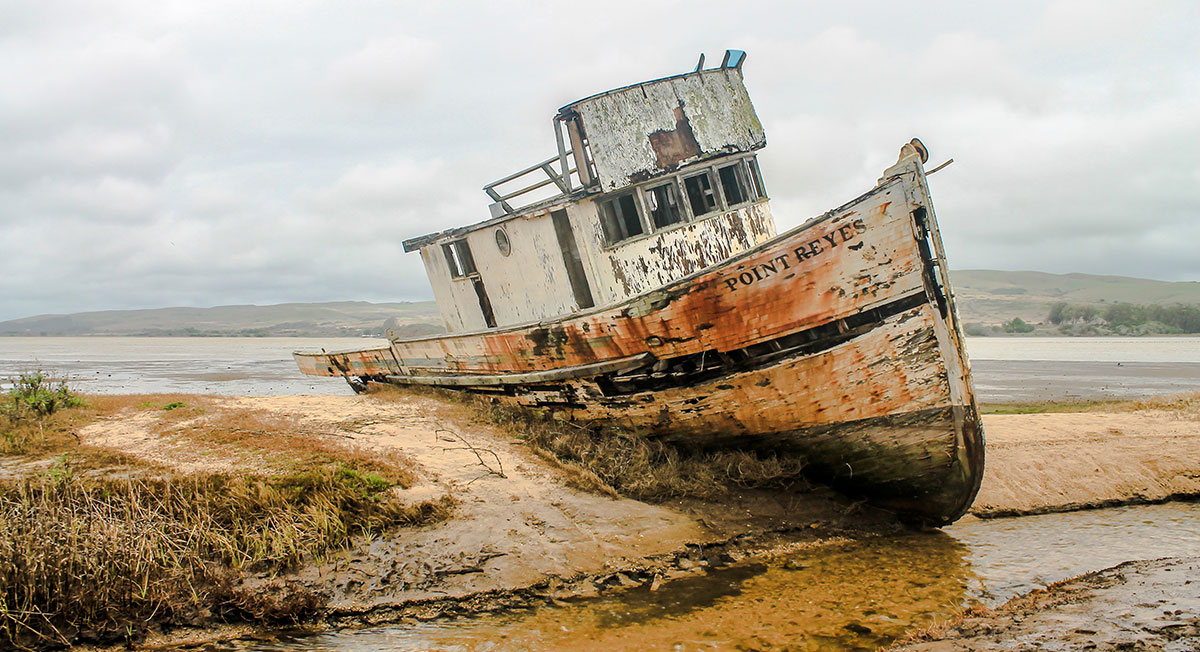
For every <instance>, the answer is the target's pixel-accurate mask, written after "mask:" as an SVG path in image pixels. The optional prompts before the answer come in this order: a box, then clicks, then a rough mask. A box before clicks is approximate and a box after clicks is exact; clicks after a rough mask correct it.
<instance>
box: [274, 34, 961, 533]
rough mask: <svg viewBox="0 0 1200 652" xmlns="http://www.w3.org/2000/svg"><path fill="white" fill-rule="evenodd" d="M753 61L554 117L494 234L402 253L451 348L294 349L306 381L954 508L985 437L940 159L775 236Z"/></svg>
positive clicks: (940, 515) (879, 501) (592, 100)
mask: <svg viewBox="0 0 1200 652" xmlns="http://www.w3.org/2000/svg"><path fill="white" fill-rule="evenodd" d="M744 61H745V53H743V52H739V51H736V50H732V51H727V52H726V56H725V59H724V61H723V62H722V63H721V65H720V66H718V67H716V68H712V69H704V68H703V57H701V63H700V65H698V66H697V67H696V70H695V71H693V72H690V73H686V74H682V75H677V76H673V77H667V78H664V79H658V80H654V81H649V82H644V83H640V84H634V85H632V86H627V87H624V88H619V89H616V90H611V91H608V92H605V93H601V94H598V95H593V96H590V97H587V98H585V99H582V100H579V101H577V102H573V103H571V104H568V105H567V106H565V107H563V108H562V109H561V110H560V111H559V112H558V114H557V115H556V116H555V118H554V134H555V136H556V141H557V144H558V154H557V156H554V157H552V158H550V159H548V160H546V161H543V162H541V163H538V164H536V165H533V166H530V167H529V168H526V169H524V170H521V171H520V172H517V173H516V174H512V175H510V176H507V177H504V178H503V179H500V180H499V181H497V182H495V183H492V184H489V185H487V186H486V187H485V188H484V191H485V192H486V193H487V194H488V196H489V197H490V198H491V199H492V204H491V219H488V220H486V221H482V222H479V223H477V224H474V225H471V226H464V227H461V228H456V229H451V230H448V231H443V232H440V233H434V234H430V235H424V236H421V237H417V238H412V239H410V240H406V241H405V242H404V248H405V250H406V251H419V252H420V255H421V259H422V261H423V262H424V265H425V269H426V272H427V273H428V276H429V280H430V283H431V285H432V287H433V293H434V296H435V298H436V300H437V305H438V308H439V310H440V312H441V315H442V318H443V320H444V322H445V324H446V328H447V329H448V333H447V334H444V335H438V336H432V337H418V338H411V339H401V338H397V337H395V336H394V335H393V334H392V333H390V332H389V340H390V344H389V345H388V346H385V347H380V348H374V349H366V350H358V351H342V352H333V353H328V352H324V351H320V352H297V353H295V358H296V361H297V363H298V364H299V366H300V369H301V370H302V371H303V372H304V373H306V374H311V375H318V376H340V377H343V378H346V379H347V380H348V381H350V382H351V385H352V386H357V387H359V388H361V387H362V386H365V385H364V384H365V383H366V382H368V381H378V382H387V383H397V384H402V385H433V386H438V387H444V388H449V389H454V390H460V391H466V392H473V393H477V394H486V395H488V396H492V397H494V398H495V399H497V400H499V401H502V402H505V403H508V404H513V405H519V406H527V407H530V408H538V409H543V410H551V411H555V412H559V413H561V415H560V416H562V417H563V418H568V419H574V420H583V421H591V422H605V423H613V424H622V425H625V426H628V427H629V428H631V429H633V430H635V431H637V432H642V433H646V434H647V435H648V436H654V437H661V438H665V439H668V440H670V441H673V442H677V443H680V444H683V445H687V446H692V447H715V446H730V447H750V448H757V449H770V450H772V451H777V452H780V453H782V454H789V455H799V456H802V458H803V459H804V460H805V463H806V465H807V468H808V469H809V470H810V471H811V472H812V475H813V476H814V477H817V478H819V479H823V480H824V481H826V482H828V483H830V484H831V485H833V486H835V487H837V488H840V489H841V490H843V491H846V492H849V493H852V494H855V495H860V496H865V497H866V498H868V499H869V500H870V501H872V502H873V503H874V504H876V505H879V506H882V507H885V508H889V509H893V510H896V511H897V512H899V513H901V514H903V515H904V516H906V517H907V518H910V519H914V520H919V521H921V522H925V523H929V524H945V523H949V522H951V521H954V520H955V519H957V518H958V517H960V516H961V515H962V514H963V513H964V512H965V511H966V510H967V508H968V507H969V506H970V505H971V502H972V501H973V500H974V497H975V494H976V492H977V491H978V489H979V483H980V480H981V478H982V475H983V463H984V439H983V431H982V428H981V426H980V422H979V416H978V410H977V408H976V404H975V397H974V390H973V386H972V381H971V375H970V368H969V365H968V361H967V356H966V353H965V351H964V348H963V336H962V330H961V327H960V324H959V320H958V317H957V314H956V311H955V306H954V296H953V293H952V292H951V288H950V279H949V276H948V273H947V267H946V262H945V254H944V252H943V249H942V241H941V237H940V235H939V233H938V226H937V220H936V219H935V217H934V211H933V204H932V202H931V201H930V197H929V189H928V186H927V185H926V182H925V171H924V168H923V164H924V163H925V162H926V160H927V153H926V151H925V148H924V147H923V145H922V144H921V143H920V141H917V140H915V139H914V140H913V141H912V142H910V143H908V144H905V145H904V146H903V147H902V148H901V150H900V157H899V160H897V162H896V163H895V165H893V166H891V167H890V168H888V169H887V170H885V171H884V173H883V175H882V177H881V178H880V179H879V182H878V185H876V186H875V187H874V188H872V189H871V190H869V191H867V192H866V193H865V194H863V195H862V196H860V197H858V198H856V199H854V200H853V201H850V202H849V203H847V204H845V205H843V206H841V207H839V208H836V209H833V210H831V211H829V212H827V213H825V214H824V215H820V216H818V217H815V218H813V219H810V220H808V221H807V222H805V223H804V224H803V225H801V226H799V227H797V228H794V229H792V230H790V231H788V232H786V233H783V234H776V229H775V223H774V219H773V218H772V215H771V209H770V202H769V200H768V196H767V192H766V187H765V185H764V183H763V178H762V175H761V173H760V171H759V167H758V163H757V161H756V155H757V152H758V151H759V150H761V149H762V148H763V147H764V146H765V145H766V138H765V135H764V132H763V128H762V125H761V123H760V122H759V119H758V116H757V114H756V113H755V110H754V107H753V105H752V104H751V102H750V98H749V96H748V94H747V92H746V89H745V86H744V84H743V78H742V64H743V63H744ZM534 177H537V178H534ZM513 186H517V188H516V189H515V190H512V191H511V192H505V191H504V190H503V189H504V188H506V187H513ZM538 191H542V192H547V191H548V192H549V194H550V196H549V197H544V198H542V199H540V200H537V201H532V202H530V203H527V205H518V204H519V202H518V200H519V199H521V198H528V197H530V196H532V195H533V193H536V192H538Z"/></svg>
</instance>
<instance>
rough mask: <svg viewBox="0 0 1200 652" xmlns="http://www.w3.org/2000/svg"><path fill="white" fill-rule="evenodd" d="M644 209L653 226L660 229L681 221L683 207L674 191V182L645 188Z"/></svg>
mask: <svg viewBox="0 0 1200 652" xmlns="http://www.w3.org/2000/svg"><path fill="white" fill-rule="evenodd" d="M646 210H647V212H649V213H650V220H651V221H652V222H654V228H656V229H661V228H664V227H667V226H670V225H672V224H676V223H678V222H682V221H683V209H682V207H681V206H680V205H679V197H678V195H677V194H676V191H675V182H674V181H672V182H671V183H664V184H662V185H661V186H654V187H653V188H647V189H646Z"/></svg>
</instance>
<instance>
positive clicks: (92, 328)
mask: <svg viewBox="0 0 1200 652" xmlns="http://www.w3.org/2000/svg"><path fill="white" fill-rule="evenodd" d="M387 328H395V329H396V330H397V331H398V332H400V333H402V334H405V335H428V334H433V333H439V332H442V331H443V330H444V328H443V326H442V319H441V316H440V315H439V314H438V311H437V306H436V305H435V304H434V303H433V302H432V301H417V302H412V303H368V302H366V301H337V302H332V303H281V304H277V305H273V306H217V307H215V308H155V309H150V310H104V311H100V312H77V313H74V314H70V315H38V316H36V317H26V318H24V319H13V320H10V321H4V322H0V335H59V336H61V335H139V336H164V335H190V336H197V335H207V336H231V335H241V336H261V337H268V336H270V337H282V336H310V337H316V336H322V337H330V336H333V337H347V336H358V335H374V336H382V335H383V333H384V331H385V330H386V329H387Z"/></svg>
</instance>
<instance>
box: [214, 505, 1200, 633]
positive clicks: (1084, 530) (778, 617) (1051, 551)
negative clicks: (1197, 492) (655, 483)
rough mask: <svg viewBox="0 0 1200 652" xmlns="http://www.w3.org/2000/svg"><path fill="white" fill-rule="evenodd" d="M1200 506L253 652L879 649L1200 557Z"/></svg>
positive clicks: (995, 526)
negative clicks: (917, 631)
mask: <svg viewBox="0 0 1200 652" xmlns="http://www.w3.org/2000/svg"><path fill="white" fill-rule="evenodd" d="M1197 541H1200V504H1195V503H1170V504H1166V505H1152V506H1141V507H1125V508H1117V509H1106V510H1093V511H1084V512H1074V513H1067V514H1047V515H1044V516H1030V517H1024V518H1013V519H999V520H993V521H979V520H966V521H962V522H959V523H957V524H955V525H953V526H951V527H949V528H946V529H945V530H943V531H937V532H930V533H912V534H908V535H904V536H896V537H886V538H876V539H868V540H863V541H856V542H848V543H843V544H836V545H830V546H825V547H821V548H816V549H812V548H809V549H805V550H804V551H802V552H798V553H795V554H793V555H790V556H786V557H781V558H777V559H771V560H765V561H764V560H761V559H759V560H749V561H747V562H745V563H741V564H735V565H733V566H731V567H728V568H725V569H721V570H715V571H709V572H707V573H704V572H697V574H696V575H695V576H694V577H690V578H684V579H680V580H676V581H672V582H669V583H667V584H664V585H663V586H662V588H661V589H659V590H658V591H656V592H653V593H652V592H650V591H649V590H648V589H645V588H641V589H635V590H633V591H631V592H628V593H625V594H621V595H616V596H610V597H601V598H594V599H588V600H579V601H573V602H570V603H567V604H566V605H565V606H561V607H547V608H541V609H536V610H531V611H529V612H526V613H524V614H521V613H517V614H514V613H508V614H505V615H494V616H493V615H485V616H481V617H478V618H472V619H463V620H459V621H450V622H445V621H439V622H431V623H416V622H414V623H397V624H395V625H389V626H385V627H376V628H370V629H362V630H343V631H339V632H331V633H328V634H323V635H319V636H312V637H304V638H296V639H286V638H285V639H280V640H277V641H274V642H269V643H264V642H254V643H249V642H242V643H228V644H221V645H217V646H211V647H209V648H207V649H208V650H210V652H217V651H225V650H254V651H256V652H284V651H287V652H293V651H296V650H327V651H334V650H337V651H340V652H358V651H364V652H365V651H366V650H372V651H374V650H395V651H398V652H408V651H416V650H453V651H461V652H509V651H515V650H547V651H555V650H631V651H632V650H672V651H675V650H680V651H682V650H776V649H789V650H872V649H875V648H876V647H878V646H882V645H886V644H888V643H890V642H891V641H892V640H894V638H896V637H898V636H900V635H901V634H903V633H904V632H905V631H907V630H908V629H910V628H912V627H919V626H922V625H925V624H928V623H930V622H932V621H934V620H937V619H944V618H946V617H949V616H951V615H952V614H953V613H954V612H955V611H957V610H958V609H959V608H961V607H962V606H963V605H965V604H968V603H971V602H984V603H986V604H995V603H997V602H999V601H1002V600H1004V599H1007V598H1008V597H1011V596H1012V595H1015V594H1017V593H1022V592H1025V591H1027V590H1029V589H1032V588H1035V587H1037V586H1043V585H1045V584H1047V583H1050V582H1054V581H1058V580H1061V579H1065V578H1067V577H1070V576H1073V575H1078V574H1081V573H1084V572H1087V571H1091V570H1098V569H1101V568H1106V567H1108V566H1112V565H1115V564H1118V563H1120V562H1123V561H1128V560H1131V559H1153V558H1158V557H1168V556H1183V555H1194V554H1197V544H1196V542H1197Z"/></svg>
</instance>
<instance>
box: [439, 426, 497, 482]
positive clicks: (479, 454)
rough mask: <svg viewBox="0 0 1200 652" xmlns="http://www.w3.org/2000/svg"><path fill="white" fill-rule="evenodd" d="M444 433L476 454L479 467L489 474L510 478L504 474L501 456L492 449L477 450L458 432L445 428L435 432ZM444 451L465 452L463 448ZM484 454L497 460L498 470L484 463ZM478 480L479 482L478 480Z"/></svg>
mask: <svg viewBox="0 0 1200 652" xmlns="http://www.w3.org/2000/svg"><path fill="white" fill-rule="evenodd" d="M443 432H444V433H448V434H450V435H453V436H454V438H455V439H457V440H458V441H460V442H462V444H463V446H464V447H465V448H466V450H469V451H471V452H472V453H474V454H475V459H477V460H479V465H480V466H482V467H483V468H485V469H487V470H488V473H490V474H492V475H495V476H499V477H501V478H508V476H507V475H505V474H504V463H503V462H501V461H500V456H499V455H497V454H496V451H494V450H492V449H490V448H477V447H475V446H474V445H472V444H471V442H469V441H467V440H466V438H465V437H463V436H462V435H460V434H458V433H457V432H455V431H453V430H451V429H449V428H445V427H442V428H438V429H437V430H435V431H434V434H440V433H443ZM442 450H463V449H462V448H444V449H442ZM483 453H489V454H491V456H492V457H493V458H495V459H496V468H495V469H493V468H492V466H491V465H490V464H488V463H487V462H486V461H484V459H483ZM497 469H498V470H497ZM476 480H478V478H476ZM472 482H474V480H472Z"/></svg>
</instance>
